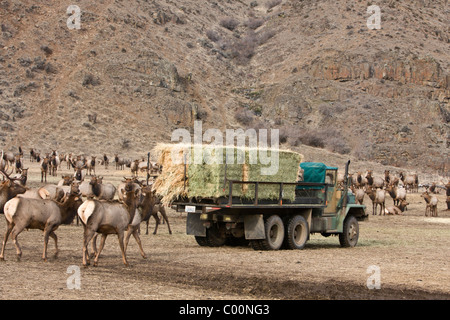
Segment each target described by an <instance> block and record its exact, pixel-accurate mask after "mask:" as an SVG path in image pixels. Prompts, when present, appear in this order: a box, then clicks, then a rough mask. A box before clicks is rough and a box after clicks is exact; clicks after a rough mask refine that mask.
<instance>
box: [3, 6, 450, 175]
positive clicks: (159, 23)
mask: <svg viewBox="0 0 450 320" xmlns="http://www.w3.org/2000/svg"><path fill="white" fill-rule="evenodd" d="M74 4H76V5H78V6H79V7H80V9H81V20H80V23H81V28H80V29H73V30H71V29H69V28H68V26H67V19H68V17H69V16H70V15H69V14H67V13H66V10H67V6H68V3H67V1H59V0H54V1H52V2H51V4H49V2H47V1H28V0H22V1H18V0H0V23H1V37H0V62H1V68H0V127H1V132H0V144H1V145H2V146H3V148H5V149H15V148H16V146H18V145H22V146H23V147H24V148H30V147H35V148H37V149H40V150H49V149H59V150H62V151H72V152H84V153H86V154H92V153H96V154H101V153H103V152H106V153H121V154H123V153H133V154H138V153H142V152H146V151H148V150H149V149H150V148H152V147H153V146H154V145H155V144H156V143H157V142H159V141H169V140H170V137H171V134H172V131H173V130H175V129H177V128H190V129H192V126H193V121H194V120H202V121H203V127H204V128H208V127H214V128H218V129H221V130H225V129H226V128H239V127H243V128H279V129H280V130H281V138H282V142H283V143H284V146H283V147H290V148H294V149H301V146H302V145H305V144H306V145H309V146H313V147H318V148H324V149H327V150H328V151H332V152H335V153H339V154H344V155H348V156H352V157H354V158H357V159H363V160H372V161H376V162H379V163H381V164H383V165H393V166H406V167H411V168H416V167H421V168H430V169H433V170H441V171H445V170H446V171H449V170H448V167H449V164H450V163H449V157H448V151H449V147H450V131H449V121H450V106H449V99H450V88H449V86H450V73H449V71H450V56H449V52H450V50H449V49H450V40H449V39H450V38H449V35H450V25H449V21H448V17H449V15H450V7H449V6H448V2H447V1H446V0H437V1H428V0H421V1H419V0H418V1H395V0H379V1H355V0H338V1H333V2H330V1H326V0H303V1H287V0H284V1H281V0H253V1H252V0H240V1H229V0H206V1H202V2H201V4H199V2H198V1H192V0H180V1H170V0H161V1H150V0H98V1H87V0H80V1H74ZM372 4H376V5H378V6H379V7H380V8H381V17H382V21H381V29H380V30H369V29H368V28H367V25H366V21H367V19H368V17H369V16H370V14H368V13H367V7H368V6H369V5H372ZM445 166H446V167H445Z"/></svg>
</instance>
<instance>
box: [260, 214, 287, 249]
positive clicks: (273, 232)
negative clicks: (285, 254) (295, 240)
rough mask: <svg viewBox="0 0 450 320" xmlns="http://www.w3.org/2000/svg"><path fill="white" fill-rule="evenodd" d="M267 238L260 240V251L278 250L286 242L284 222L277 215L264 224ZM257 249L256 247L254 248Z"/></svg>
mask: <svg viewBox="0 0 450 320" xmlns="http://www.w3.org/2000/svg"><path fill="white" fill-rule="evenodd" d="M264 229H265V233H266V238H265V239H263V240H259V246H258V247H259V248H260V250H278V249H280V248H281V245H282V244H283V242H284V224H283V220H281V218H280V217H279V216H277V215H273V216H270V217H269V218H267V219H266V221H265V222H264ZM253 247H255V246H253Z"/></svg>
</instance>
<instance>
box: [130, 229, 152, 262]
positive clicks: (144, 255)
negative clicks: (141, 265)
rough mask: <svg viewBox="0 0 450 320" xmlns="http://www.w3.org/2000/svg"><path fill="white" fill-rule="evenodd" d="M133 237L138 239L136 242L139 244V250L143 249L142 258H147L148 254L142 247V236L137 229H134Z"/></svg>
mask: <svg viewBox="0 0 450 320" xmlns="http://www.w3.org/2000/svg"><path fill="white" fill-rule="evenodd" d="M133 237H134V238H135V239H136V242H137V244H138V246H139V250H140V251H141V256H142V258H144V259H147V256H146V254H145V252H144V248H142V242H141V238H140V237H139V233H138V232H137V229H136V230H134V231H133ZM125 252H126V251H125Z"/></svg>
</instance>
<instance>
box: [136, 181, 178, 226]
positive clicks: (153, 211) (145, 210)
mask: <svg viewBox="0 0 450 320" xmlns="http://www.w3.org/2000/svg"><path fill="white" fill-rule="evenodd" d="M141 191H142V199H141V204H140V206H139V208H140V210H141V211H142V215H143V219H142V221H145V222H146V223H147V229H146V231H145V234H148V223H149V220H150V217H153V218H155V221H156V225H155V230H154V231H153V234H156V233H157V232H158V225H159V224H160V218H159V217H158V212H159V213H161V216H162V217H163V219H164V221H165V222H166V223H167V228H168V229H169V234H172V230H171V229H170V223H169V218H167V214H166V209H165V208H164V205H163V204H162V203H161V199H160V198H159V197H158V196H157V195H156V192H155V191H152V187H151V186H144V187H142V190H141Z"/></svg>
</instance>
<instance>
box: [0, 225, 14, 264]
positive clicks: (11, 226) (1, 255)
mask: <svg viewBox="0 0 450 320" xmlns="http://www.w3.org/2000/svg"><path fill="white" fill-rule="evenodd" d="M13 227H14V224H12V223H8V229H7V230H6V232H5V237H4V238H3V244H2V251H1V253H0V260H5V247H6V242H7V241H8V237H9V234H10V233H11V230H12V228H13Z"/></svg>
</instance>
